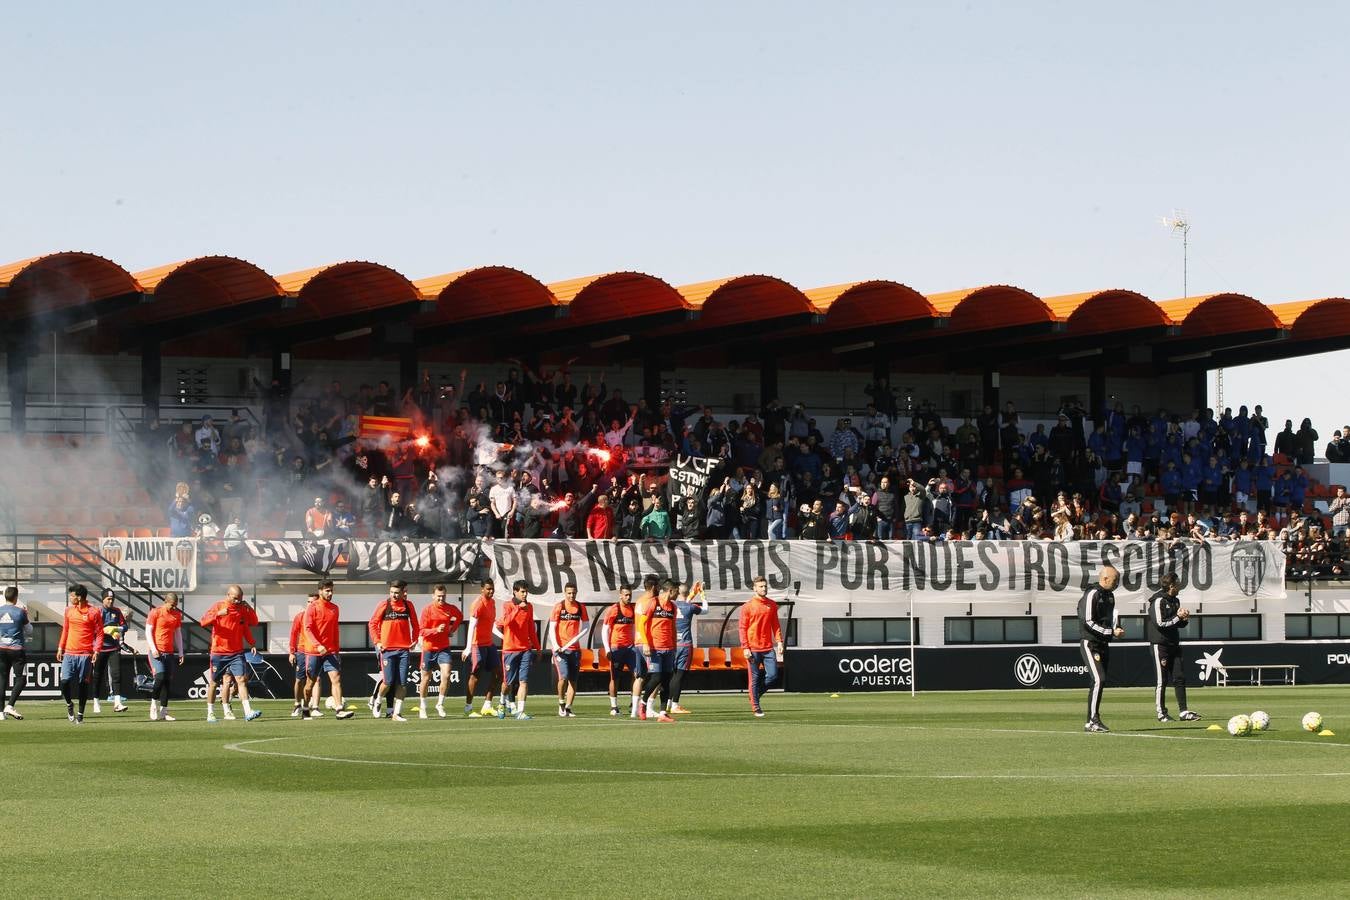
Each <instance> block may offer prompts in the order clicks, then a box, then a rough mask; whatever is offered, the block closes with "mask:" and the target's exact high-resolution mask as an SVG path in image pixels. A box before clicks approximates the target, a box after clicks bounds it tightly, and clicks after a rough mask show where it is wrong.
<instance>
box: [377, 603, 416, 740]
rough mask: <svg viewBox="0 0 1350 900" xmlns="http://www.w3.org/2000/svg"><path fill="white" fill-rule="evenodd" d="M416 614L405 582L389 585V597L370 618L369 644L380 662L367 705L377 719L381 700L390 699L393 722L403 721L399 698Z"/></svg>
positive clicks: (404, 690) (405, 679)
mask: <svg viewBox="0 0 1350 900" xmlns="http://www.w3.org/2000/svg"><path fill="white" fill-rule="evenodd" d="M417 631H418V627H417V610H415V609H413V605H412V604H411V603H409V602H408V582H406V581H391V582H389V596H388V598H386V599H384V600H381V601H380V605H379V606H377V607H375V612H374V614H373V615H371V617H370V641H371V643H372V644H374V645H375V652H376V654H378V656H379V659H380V675H381V679H380V686H379V689H378V693H377V694H376V695H375V698H374V702H373V703H372V704H371V705H370V714H371V715H372V716H374V717H375V718H377V719H378V718H380V717H381V712H382V710H381V706H382V705H383V702H384V699H385V697H387V696H388V695H389V694H390V693H391V692H392V693H393V695H394V706H393V712H392V714H391V715H390V718H391V719H393V720H394V721H395V722H406V721H408V720H407V719H405V718H404V717H403V698H404V697H405V696H406V695H407V693H408V657H409V653H408V651H409V650H410V649H411V648H412V645H413V642H414V641H416V640H417Z"/></svg>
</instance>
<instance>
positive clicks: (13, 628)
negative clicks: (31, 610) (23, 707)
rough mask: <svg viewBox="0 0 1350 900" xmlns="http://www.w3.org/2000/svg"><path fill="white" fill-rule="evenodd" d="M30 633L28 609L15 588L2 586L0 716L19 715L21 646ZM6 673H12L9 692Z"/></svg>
mask: <svg viewBox="0 0 1350 900" xmlns="http://www.w3.org/2000/svg"><path fill="white" fill-rule="evenodd" d="M32 636H33V624H32V622H31V621H30V620H29V618H28V610H27V609H26V608H25V607H24V605H23V604H22V603H20V602H19V589H18V588H16V587H7V588H5V599H4V602H3V603H0V719H6V718H8V719H22V718H23V716H21V715H19V711H18V710H17V709H15V707H16V706H18V704H19V694H21V693H22V692H23V688H24V682H25V679H24V663H25V662H26V657H25V655H24V648H25V647H27V646H28V639H29V638H30V637H32ZM10 673H13V675H14V690H13V692H9V677H10Z"/></svg>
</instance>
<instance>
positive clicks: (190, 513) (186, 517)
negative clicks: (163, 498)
mask: <svg viewBox="0 0 1350 900" xmlns="http://www.w3.org/2000/svg"><path fill="white" fill-rule="evenodd" d="M168 517H169V536H170V537H192V534H193V529H195V528H196V527H197V508H196V507H194V506H193V505H192V500H191V499H190V498H189V497H188V495H187V494H186V493H183V494H180V495H178V496H177V497H175V498H174V499H173V502H172V503H170V504H169V510H168Z"/></svg>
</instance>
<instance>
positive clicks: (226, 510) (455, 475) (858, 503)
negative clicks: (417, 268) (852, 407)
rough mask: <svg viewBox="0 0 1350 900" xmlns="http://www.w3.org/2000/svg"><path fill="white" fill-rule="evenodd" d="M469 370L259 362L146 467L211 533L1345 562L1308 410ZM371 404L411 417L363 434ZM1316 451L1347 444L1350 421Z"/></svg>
mask: <svg viewBox="0 0 1350 900" xmlns="http://www.w3.org/2000/svg"><path fill="white" fill-rule="evenodd" d="M513 362H514V361H513ZM466 377H467V372H461V373H460V378H459V383H458V384H457V385H456V384H454V383H451V382H449V381H442V382H441V383H440V384H439V385H434V384H433V381H432V378H431V376H430V374H429V373H423V376H422V378H421V380H420V382H419V384H418V385H417V386H416V387H413V388H412V389H410V390H408V391H407V392H405V393H404V394H403V396H402V397H398V396H397V395H396V394H395V392H393V391H392V390H391V388H390V386H389V384H388V383H385V382H380V383H379V384H378V385H375V386H370V385H364V384H363V385H360V386H359V387H358V388H357V390H356V391H355V392H353V393H349V392H347V391H346V390H345V389H344V386H343V385H342V384H341V383H340V382H337V381H334V382H332V383H330V384H329V385H328V386H326V387H325V388H324V389H322V390H321V391H317V392H313V393H312V394H311V396H309V397H307V398H301V397H300V396H299V392H298V391H291V390H287V389H283V388H282V387H281V386H280V385H279V384H277V383H273V384H272V385H271V386H270V387H263V386H261V385H260V386H259V387H260V388H262V390H263V393H264V396H265V403H264V414H263V421H262V423H261V424H258V423H255V421H254V420H252V419H251V418H250V417H248V416H246V415H240V414H236V415H232V416H231V417H230V418H229V420H228V421H226V422H221V423H217V422H214V421H212V419H211V418H210V417H209V416H208V417H203V419H201V420H199V421H196V422H183V423H179V425H178V427H177V428H176V429H173V430H169V429H166V428H164V427H163V426H162V425H160V424H159V423H157V422H151V423H150V424H149V425H148V426H147V427H146V429H145V430H144V434H143V439H144V440H145V442H146V450H147V459H150V460H152V463H151V464H150V465H148V466H147V469H148V474H149V475H150V476H151V477H156V478H159V479H161V480H162V481H165V482H167V481H170V480H171V481H173V482H175V483H183V484H186V485H187V489H186V496H179V495H181V494H183V493H184V491H183V490H182V489H181V488H180V489H179V490H176V491H175V495H176V496H175V500H174V502H173V503H172V504H171V507H172V509H171V511H170V520H171V525H172V527H173V528H174V530H175V533H185V534H186V533H207V534H210V535H213V536H214V535H224V533H225V531H226V530H227V529H230V530H231V534H233V535H235V536H237V535H240V534H246V533H248V532H250V531H252V532H255V533H264V532H266V533H276V534H281V533H287V532H289V533H295V532H300V533H304V534H307V535H310V536H316V537H322V536H333V537H344V536H375V537H428V538H446V539H455V538H462V537H464V538H467V537H502V536H509V537H527V538H528V537H548V536H555V537H591V538H602V539H603V538H631V539H643V538H650V539H662V538H667V537H672V536H677V537H683V538H691V539H694V538H699V539H717V538H738V539H751V538H776V539H791V538H797V539H807V540H826V539H835V540H894V539H909V540H980V539H1003V540H1016V539H1026V540H1084V539H1137V540H1176V539H1204V540H1279V541H1281V542H1282V543H1283V544H1284V545H1285V547H1286V548H1287V549H1288V551H1289V554H1290V559H1291V560H1292V561H1296V565H1297V566H1299V567H1302V568H1305V569H1307V570H1309V571H1319V572H1333V571H1334V574H1339V573H1340V562H1339V560H1340V559H1341V556H1342V553H1343V550H1344V542H1345V538H1346V532H1347V527H1348V526H1350V501H1347V500H1346V498H1345V497H1344V492H1343V491H1341V492H1340V496H1338V497H1337V498H1335V499H1332V500H1331V501H1330V505H1329V508H1328V509H1327V517H1328V518H1329V520H1330V521H1329V522H1327V521H1326V520H1324V519H1323V518H1322V517H1321V515H1320V514H1311V515H1310V514H1308V512H1309V511H1308V510H1307V509H1306V508H1305V505H1306V503H1305V502H1306V501H1307V500H1308V498H1309V496H1310V490H1313V489H1314V488H1313V486H1312V485H1311V483H1310V480H1309V478H1308V475H1307V472H1306V469H1305V466H1307V465H1308V464H1310V463H1311V462H1312V461H1313V458H1314V456H1315V453H1316V448H1317V442H1318V440H1319V437H1318V433H1317V431H1316V430H1315V429H1313V427H1312V424H1311V422H1309V421H1308V420H1307V419H1304V420H1303V422H1302V423H1301V425H1300V427H1298V428H1297V429H1295V428H1294V424H1293V422H1292V421H1286V422H1285V423H1284V427H1283V429H1282V430H1280V431H1279V432H1277V433H1275V434H1274V435H1273V439H1272V437H1271V434H1270V432H1271V428H1270V423H1269V422H1268V420H1267V419H1266V417H1265V416H1264V414H1263V411H1262V408H1261V407H1260V406H1256V407H1253V408H1252V409H1251V410H1250V411H1249V410H1248V408H1247V407H1246V406H1242V407H1239V408H1238V410H1237V412H1236V413H1234V412H1233V410H1232V409H1224V410H1223V411H1222V413H1221V414H1220V415H1219V416H1217V417H1216V416H1215V415H1214V413H1213V411H1212V410H1207V409H1205V410H1202V409H1192V410H1190V411H1189V412H1187V413H1184V414H1183V413H1177V412H1172V411H1169V410H1166V409H1159V410H1156V411H1154V412H1150V413H1146V412H1144V411H1143V410H1142V409H1141V408H1140V407H1139V406H1134V407H1133V408H1131V409H1130V410H1128V411H1127V410H1126V409H1125V408H1124V406H1123V404H1121V403H1119V402H1114V403H1111V404H1109V405H1108V406H1107V407H1106V408H1104V409H1102V410H1100V411H1099V412H1098V414H1097V416H1096V417H1095V418H1092V417H1090V414H1089V412H1088V411H1087V410H1085V409H1084V408H1083V407H1082V406H1081V405H1080V404H1078V403H1076V402H1072V401H1071V402H1069V403H1067V404H1066V405H1065V406H1064V407H1063V408H1061V409H1060V410H1059V411H1058V414H1057V415H1056V416H1055V417H1054V419H1053V420H1051V421H1031V420H1027V421H1024V420H1023V417H1022V415H1021V414H1020V413H1019V412H1018V410H1017V409H1016V407H1015V406H1014V404H1013V403H1011V402H1009V403H1006V404H1004V406H1003V408H1002V409H1000V410H995V409H993V408H992V407H990V406H985V407H984V409H983V410H982V411H981V412H980V413H979V414H978V415H975V416H968V417H965V418H964V419H963V420H962V421H960V422H959V424H956V423H954V422H953V423H952V424H954V427H952V424H949V423H948V422H945V421H944V419H943V418H942V416H940V415H939V412H938V410H937V409H936V408H935V407H934V406H933V405H932V404H931V403H928V402H920V403H919V404H918V405H917V406H915V407H911V408H907V409H904V410H903V411H902V410H901V409H900V408H899V404H898V402H897V397H896V394H895V393H894V392H893V391H892V390H890V389H889V387H888V386H887V385H886V384H885V383H879V384H874V385H870V386H869V387H868V388H867V394H868V398H869V402H868V403H867V404H866V409H865V411H864V412H862V413H861V414H859V415H858V416H857V417H856V418H855V417H853V416H845V417H840V418H838V419H837V420H836V421H834V423H833V428H832V429H831V430H830V431H829V433H828V434H827V433H826V432H825V431H824V430H823V429H822V428H821V427H820V423H818V422H817V420H816V419H815V418H814V417H812V416H811V415H810V413H809V412H808V411H807V409H806V407H805V406H804V404H801V403H797V404H794V405H792V406H785V405H783V404H781V403H780V402H779V401H778V400H770V401H769V402H768V403H766V404H765V405H764V407H763V408H762V409H761V411H760V412H759V413H758V414H756V413H753V412H751V413H747V414H745V415H743V416H739V417H725V416H724V417H721V418H719V417H717V416H715V415H714V414H713V411H712V410H711V409H710V408H709V407H706V406H695V405H689V404H685V403H679V402H672V401H665V402H663V403H661V404H660V405H659V407H656V408H653V407H650V406H648V404H647V403H646V401H645V400H643V399H638V400H637V402H636V403H631V402H629V400H628V399H626V398H625V397H624V396H623V392H622V391H621V390H620V389H617V388H615V389H610V388H609V387H608V386H607V385H606V383H605V379H604V376H603V375H601V376H599V377H595V378H593V377H588V378H586V379H585V381H584V383H581V384H577V383H575V382H574V381H573V378H572V375H571V373H570V372H569V370H568V368H567V366H563V367H561V368H559V369H558V370H556V371H551V372H538V371H535V370H533V369H531V368H530V367H528V366H524V365H521V364H519V363H515V364H514V365H513V367H512V368H510V369H509V370H508V371H507V372H506V375H505V377H504V378H503V379H501V380H499V381H496V382H494V383H492V384H490V385H489V383H487V382H478V383H477V384H476V385H474V386H472V387H471V388H470V386H469V385H468V384H467V381H466ZM297 386H298V385H297ZM362 416H396V417H402V418H406V419H408V420H409V421H410V422H411V423H412V424H411V428H410V430H409V433H408V435H407V436H406V437H400V438H398V439H392V440H391V439H389V438H387V437H386V438H381V439H378V440H377V439H369V438H366V437H362V434H361V431H360V428H361V425H360V423H361V417H362ZM157 452H158V456H157V455H156V454H157ZM676 454H682V455H685V456H690V457H704V458H712V459H717V460H720V462H721V464H722V465H721V468H720V470H719V472H718V476H717V478H716V479H715V480H714V482H713V486H712V488H711V490H709V491H708V493H707V496H706V498H705V499H704V501H703V502H699V501H698V500H694V499H689V500H685V501H680V502H676V503H675V504H674V506H675V508H673V509H672V508H668V503H669V501H668V491H667V484H666V481H667V477H666V471H667V468H668V466H669V464H670V462H671V460H672V459H673V458H674V456H675V455H676ZM165 456H167V465H161V464H160V462H153V461H154V460H156V459H158V460H160V461H163V460H164V457H165ZM1325 456H1326V457H1327V459H1328V460H1330V461H1340V460H1346V461H1350V426H1347V427H1346V428H1344V429H1341V430H1338V431H1336V432H1335V434H1334V435H1333V437H1332V439H1331V440H1330V441H1329V442H1328V444H1327V445H1326V448H1325ZM203 516H205V517H208V518H209V521H207V522H204V521H203ZM203 528H205V529H206V531H205V532H203ZM1294 566H1295V563H1291V568H1293V567H1294Z"/></svg>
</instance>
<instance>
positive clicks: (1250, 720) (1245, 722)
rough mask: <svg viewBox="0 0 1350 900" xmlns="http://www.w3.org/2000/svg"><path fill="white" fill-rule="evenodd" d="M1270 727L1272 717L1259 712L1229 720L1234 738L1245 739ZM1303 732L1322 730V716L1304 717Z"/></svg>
mask: <svg viewBox="0 0 1350 900" xmlns="http://www.w3.org/2000/svg"><path fill="white" fill-rule="evenodd" d="M1269 727H1270V715H1269V714H1268V713H1265V712H1262V711H1261V710H1259V709H1258V710H1257V711H1256V712H1254V713H1252V714H1251V715H1250V716H1241V715H1239V716H1233V718H1231V719H1229V720H1228V733H1229V734H1231V735H1233V736H1234V737H1244V736H1246V735H1249V734H1251V733H1252V732H1254V731H1265V730H1266V729H1267V728H1269ZM1303 730H1304V731H1311V732H1313V733H1317V732H1320V731H1321V730H1322V714H1321V713H1319V712H1310V713H1308V714H1307V715H1305V716H1304V717H1303Z"/></svg>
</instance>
